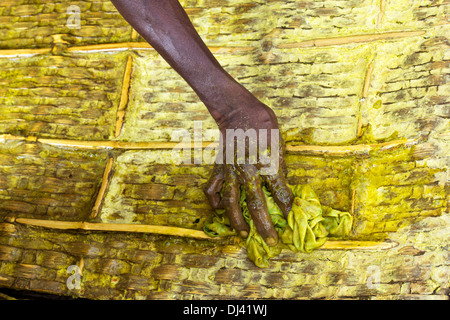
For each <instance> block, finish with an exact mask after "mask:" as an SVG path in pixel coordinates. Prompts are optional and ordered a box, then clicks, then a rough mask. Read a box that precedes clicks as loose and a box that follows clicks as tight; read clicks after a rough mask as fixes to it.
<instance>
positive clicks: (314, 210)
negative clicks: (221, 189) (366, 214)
mask: <svg viewBox="0 0 450 320" xmlns="http://www.w3.org/2000/svg"><path fill="white" fill-rule="evenodd" d="M291 189H292V192H293V194H294V197H295V198H294V203H293V205H292V209H291V211H290V212H289V214H288V217H287V219H285V217H284V215H283V212H282V211H281V209H280V208H279V207H278V205H277V204H276V202H275V200H274V199H273V197H272V195H271V194H270V192H269V191H268V190H267V189H266V188H264V187H263V191H264V194H265V196H266V203H267V208H268V211H269V214H270V217H271V219H272V223H273V225H274V227H275V230H276V231H277V233H278V236H279V242H278V245H277V246H274V247H269V246H268V245H267V244H266V243H265V241H264V240H263V239H262V237H261V236H260V235H259V234H258V232H257V231H256V226H255V225H254V223H253V220H252V218H251V216H250V213H249V210H248V208H247V203H246V202H245V191H244V190H243V189H242V190H241V199H240V206H241V209H242V214H243V215H244V218H245V221H247V223H248V224H249V226H250V233H249V236H248V237H247V239H246V241H245V246H246V248H247V255H248V257H249V259H250V260H251V261H253V262H254V263H255V265H257V266H258V267H261V268H265V267H268V266H269V259H270V258H272V257H274V256H276V255H278V254H279V253H280V252H281V250H282V249H283V248H288V249H290V250H292V251H294V252H305V253H309V252H311V251H313V250H314V249H317V248H319V247H320V246H322V245H323V244H324V243H325V242H326V240H327V238H328V237H330V236H332V237H345V236H347V235H348V234H349V233H350V230H351V226H352V223H353V218H352V216H351V215H350V213H348V212H342V211H338V210H335V209H332V208H330V207H327V206H323V205H321V204H320V201H319V198H318V197H317V195H316V193H315V192H314V190H313V189H312V188H311V187H310V186H308V185H297V186H294V187H291ZM204 231H205V232H206V233H207V234H208V235H210V236H220V237H225V236H230V235H235V234H236V233H235V231H234V230H233V228H232V227H231V225H230V222H229V220H228V218H227V217H226V215H225V210H216V211H215V212H214V214H213V215H212V216H211V217H210V219H209V220H208V221H207V222H206V223H205V225H204Z"/></svg>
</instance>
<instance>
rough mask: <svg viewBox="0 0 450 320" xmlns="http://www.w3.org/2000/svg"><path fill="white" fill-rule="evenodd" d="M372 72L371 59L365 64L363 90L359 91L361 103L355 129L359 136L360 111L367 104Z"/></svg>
mask: <svg viewBox="0 0 450 320" xmlns="http://www.w3.org/2000/svg"><path fill="white" fill-rule="evenodd" d="M372 72H373V60H372V61H370V62H369V65H368V66H367V71H366V74H365V77H364V85H363V90H362V93H361V103H360V104H359V110H358V127H357V129H356V137H358V138H359V137H360V136H361V134H362V112H361V110H363V109H364V108H365V106H366V104H367V95H368V93H369V88H370V79H371V78H372Z"/></svg>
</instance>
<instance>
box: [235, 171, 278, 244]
mask: <svg viewBox="0 0 450 320" xmlns="http://www.w3.org/2000/svg"><path fill="white" fill-rule="evenodd" d="M240 173H241V177H242V182H243V184H244V187H245V195H246V202H247V207H248V210H249V212H250V215H251V216H252V219H253V222H254V223H255V226H256V229H257V231H258V233H259V234H260V235H261V237H262V238H263V239H264V240H265V241H266V243H267V244H268V245H269V246H274V245H276V244H277V242H278V234H277V232H276V230H275V228H274V227H273V224H272V220H271V218H270V215H269V212H268V211H267V204H266V198H265V196H264V192H263V191H262V185H261V182H262V181H261V178H260V176H259V174H258V172H257V169H256V168H255V167H254V166H251V165H245V166H243V170H242V171H241V172H240Z"/></svg>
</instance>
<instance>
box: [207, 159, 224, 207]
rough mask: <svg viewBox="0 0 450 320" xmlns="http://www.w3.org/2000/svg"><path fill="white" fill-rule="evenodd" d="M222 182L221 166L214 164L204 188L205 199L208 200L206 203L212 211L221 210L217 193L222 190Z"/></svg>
mask: <svg viewBox="0 0 450 320" xmlns="http://www.w3.org/2000/svg"><path fill="white" fill-rule="evenodd" d="M223 181H224V173H223V166H222V165H218V164H215V165H214V168H213V172H212V174H211V177H210V178H209V180H208V182H207V183H206V187H205V190H204V191H205V194H206V197H207V198H208V201H209V203H210V204H211V207H212V208H213V209H220V208H222V204H221V202H220V200H221V199H220V193H219V192H220V191H221V190H222V186H223Z"/></svg>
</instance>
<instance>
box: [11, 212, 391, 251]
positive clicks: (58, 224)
mask: <svg viewBox="0 0 450 320" xmlns="http://www.w3.org/2000/svg"><path fill="white" fill-rule="evenodd" d="M16 222H17V223H20V224H25V225H31V226H36V227H44V228H50V229H58V230H71V229H78V230H85V231H113V232H137V233H154V234H161V235H169V236H176V237H188V238H196V239H207V240H214V239H219V238H211V237H209V236H208V235H207V234H205V233H204V232H203V231H200V230H192V229H186V228H179V227H167V226H154V225H141V224H121V223H90V222H76V221H55V220H39V219H27V218H17V219H16ZM395 246H397V243H396V242H381V241H345V240H342V241H333V240H330V241H327V242H325V244H324V245H323V246H322V247H320V248H319V249H322V250H379V249H382V250H386V249H391V248H394V247H395ZM228 247H229V246H228ZM232 247H233V246H232ZM236 248H240V247H238V246H236ZM229 249H230V248H228V251H226V252H225V253H227V252H234V253H236V251H235V250H229ZM237 250H240V249H237Z"/></svg>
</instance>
